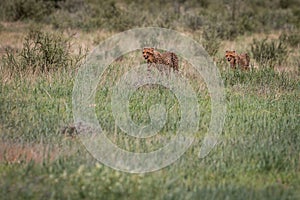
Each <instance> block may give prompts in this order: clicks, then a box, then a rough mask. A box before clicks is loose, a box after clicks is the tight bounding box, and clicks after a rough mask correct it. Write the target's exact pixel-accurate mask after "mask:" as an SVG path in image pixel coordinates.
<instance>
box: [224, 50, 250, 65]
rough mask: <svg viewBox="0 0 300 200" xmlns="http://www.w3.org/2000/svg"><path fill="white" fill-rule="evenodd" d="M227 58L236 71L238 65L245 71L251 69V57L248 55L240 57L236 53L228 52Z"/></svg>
mask: <svg viewBox="0 0 300 200" xmlns="http://www.w3.org/2000/svg"><path fill="white" fill-rule="evenodd" d="M225 58H226V60H227V61H228V62H229V63H230V67H231V68H233V69H236V65H238V66H239V67H240V68H242V69H244V70H248V69H249V63H250V57H249V55H248V54H247V53H242V54H240V55H238V54H237V53H236V52H235V51H228V50H227V51H226V52H225Z"/></svg>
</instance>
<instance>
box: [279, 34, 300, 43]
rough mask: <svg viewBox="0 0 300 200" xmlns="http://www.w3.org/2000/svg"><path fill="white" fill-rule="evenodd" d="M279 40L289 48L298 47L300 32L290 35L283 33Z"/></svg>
mask: <svg viewBox="0 0 300 200" xmlns="http://www.w3.org/2000/svg"><path fill="white" fill-rule="evenodd" d="M279 39H280V40H282V41H283V42H285V43H286V44H288V45H289V46H291V47H298V46H299V45H300V32H299V31H298V32H297V31H295V32H290V33H283V34H281V35H280V37H279Z"/></svg>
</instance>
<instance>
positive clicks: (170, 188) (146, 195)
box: [0, 68, 300, 199]
mask: <svg viewBox="0 0 300 200" xmlns="http://www.w3.org/2000/svg"><path fill="white" fill-rule="evenodd" d="M114 69H115V68H114ZM108 73H111V74H108V75H107V76H106V77H113V76H115V77H118V76H120V73H121V72H120V71H118V70H112V71H110V72H108ZM221 73H222V78H223V80H224V84H225V87H226V99H227V105H226V106H227V115H226V122H225V126H224V129H223V134H222V136H221V137H220V139H221V142H220V144H219V145H218V146H217V147H216V148H214V149H213V150H212V152H211V153H210V154H209V156H207V157H205V158H204V159H199V158H198V152H199V150H200V145H201V141H202V139H203V137H204V135H205V133H206V131H207V128H208V124H209V120H210V97H209V94H208V93H207V92H206V91H203V90H200V89H199V90H197V85H196V84H195V82H193V79H191V80H190V81H191V83H192V85H193V87H194V88H195V89H196V91H197V93H198V94H197V97H198V101H199V104H200V108H199V109H200V113H201V119H200V123H199V131H198V132H197V134H196V140H195V142H194V143H193V145H192V147H191V148H189V149H188V151H187V152H186V153H185V154H184V155H183V156H182V157H181V158H180V159H179V160H178V161H176V162H175V163H174V164H172V165H170V166H168V167H166V168H164V169H162V170H159V171H156V172H152V173H147V174H128V173H124V172H120V171H115V170H113V169H111V168H109V167H106V166H104V165H103V164H101V163H98V162H97V161H96V160H95V159H94V158H93V157H92V156H91V155H90V154H89V153H88V152H87V151H86V149H85V148H84V147H83V146H82V145H81V143H80V141H79V140H78V139H76V138H75V139H68V138H66V137H65V136H64V135H62V134H60V128H61V127H62V126H64V125H66V124H68V123H71V122H72V104H71V101H72V99H71V98H72V90H73V83H74V77H75V76H74V74H72V73H69V72H53V73H52V74H51V75H48V76H44V75H41V76H39V77H36V78H35V80H32V79H28V78H20V77H19V78H18V77H17V76H16V77H15V78H11V79H10V81H8V82H4V78H1V80H0V84H1V85H0V94H1V95H0V110H1V112H0V127H1V129H0V131H1V132H0V134H1V141H2V143H5V142H11V144H12V148H13V144H22V145H26V144H30V145H32V146H33V145H34V144H42V145H44V146H46V145H50V148H49V151H48V152H46V153H45V154H44V158H43V161H42V162H37V161H31V162H28V161H26V159H25V158H22V157H20V158H19V162H11V161H10V160H8V159H7V160H5V159H3V160H1V161H0V180H1V181H0V188H1V190H0V191H1V194H0V195H1V196H2V197H3V199H298V198H299V197H300V193H299V192H298V191H299V184H300V173H299V170H300V162H299V158H300V157H299V152H300V146H299V144H300V136H299V132H300V104H299V99H300V81H299V76H297V75H296V76H295V75H294V76H288V75H285V74H278V73H275V72H274V71H273V70H268V69H263V70H258V71H250V72H241V71H232V70H228V71H227V70H226V71H222V72H221ZM0 77H1V76H0ZM188 78H189V77H188ZM114 80H115V79H114ZM110 81H111V80H110V79H106V80H105V81H104V82H102V83H101V84H100V85H99V87H98V91H97V95H96V102H101V103H99V105H97V107H96V113H97V116H98V118H99V121H100V123H101V125H102V126H103V128H104V129H105V130H106V132H107V135H108V137H109V138H110V139H112V140H113V141H115V142H116V144H118V145H120V147H122V148H123V147H124V148H125V147H128V145H129V147H128V148H129V149H128V150H132V151H134V150H142V151H146V150H152V147H151V144H153V143H151V142H150V143H147V140H144V141H138V140H133V139H130V138H128V136H126V137H124V136H123V138H122V132H121V130H119V129H117V131H116V129H115V125H114V120H113V116H112V113H111V109H110V108H109V106H110V95H111V91H109V90H107V88H109V86H110V85H112V84H113V83H114V81H112V82H110ZM161 101H162V102H164V103H165V105H166V108H167V110H168V111H170V112H171V114H169V115H168V120H167V122H168V123H167V125H166V126H165V127H164V129H163V130H162V132H161V133H160V137H168V136H170V135H169V133H168V131H170V130H171V131H175V130H176V126H173V125H174V124H176V122H178V117H177V116H178V112H179V111H180V110H179V109H180V107H179V106H177V104H178V102H177V100H176V98H175V97H174V95H172V94H171V93H170V92H169V91H167V90H165V89H163V88H160V87H153V88H147V87H145V88H141V89H139V90H138V91H137V92H136V93H135V94H134V96H133V97H132V98H131V101H130V110H131V114H132V118H133V119H134V121H135V122H136V123H140V124H145V123H147V122H149V118H148V115H147V109H149V107H150V105H153V104H155V103H157V102H161ZM150 140H151V139H150ZM155 141H156V140H154V143H155ZM142 144H144V146H143V145H142ZM159 145H161V144H156V143H155V145H154V147H155V148H158V147H159ZM155 148H154V149H155ZM54 150H57V151H56V152H57V153H56V157H55V159H50V154H51V152H54ZM41 151H43V149H41ZM4 153H5V154H8V152H4Z"/></svg>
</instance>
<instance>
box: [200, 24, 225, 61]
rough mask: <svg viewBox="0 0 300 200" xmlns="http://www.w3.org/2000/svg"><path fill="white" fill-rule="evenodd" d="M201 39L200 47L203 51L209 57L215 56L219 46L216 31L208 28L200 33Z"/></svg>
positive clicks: (219, 42)
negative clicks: (201, 46)
mask: <svg viewBox="0 0 300 200" xmlns="http://www.w3.org/2000/svg"><path fill="white" fill-rule="evenodd" d="M202 38H203V42H202V45H203V47H204V49H205V50H206V51H207V52H208V54H209V55H210V56H215V55H216V53H217V52H218V50H219V48H220V45H221V41H220V38H219V35H218V33H217V32H216V30H215V29H209V28H207V29H204V31H203V33H202Z"/></svg>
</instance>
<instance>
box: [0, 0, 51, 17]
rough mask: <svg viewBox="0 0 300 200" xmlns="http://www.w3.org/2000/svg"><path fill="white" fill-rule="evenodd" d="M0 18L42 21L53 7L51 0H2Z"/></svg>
mask: <svg viewBox="0 0 300 200" xmlns="http://www.w3.org/2000/svg"><path fill="white" fill-rule="evenodd" d="M1 4H2V9H1V10H2V16H1V18H2V19H4V20H8V21H17V20H24V19H33V20H35V21H42V19H43V18H44V17H47V16H48V15H49V14H50V13H51V12H52V11H53V9H54V7H55V1H53V0H52V1H51V0H4V1H3V2H1Z"/></svg>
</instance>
